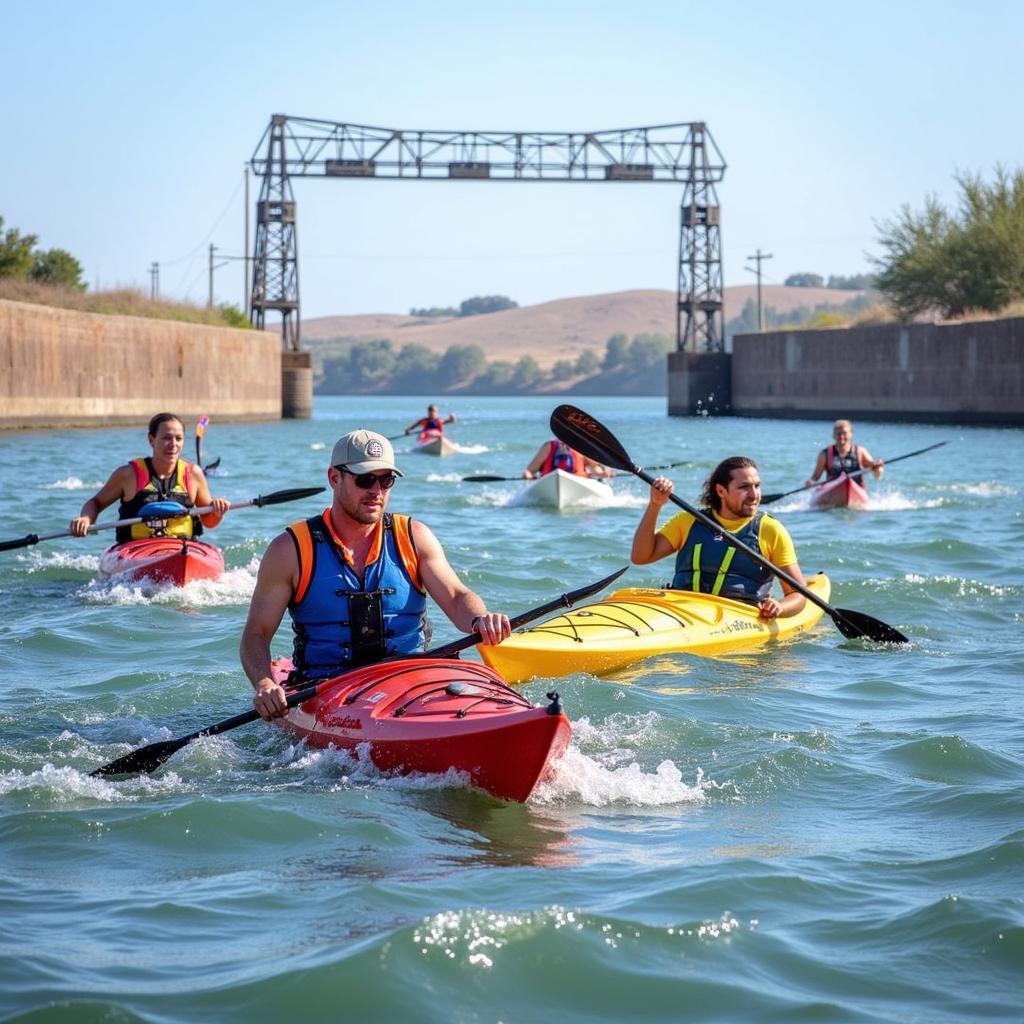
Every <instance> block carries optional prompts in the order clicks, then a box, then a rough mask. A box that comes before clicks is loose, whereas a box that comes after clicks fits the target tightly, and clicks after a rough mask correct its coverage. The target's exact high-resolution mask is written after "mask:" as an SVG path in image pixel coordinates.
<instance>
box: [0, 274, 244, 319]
mask: <svg viewBox="0 0 1024 1024" xmlns="http://www.w3.org/2000/svg"><path fill="white" fill-rule="evenodd" d="M0 299H7V300H8V301H10V302H28V303H31V304H33V305H36V306H55V307H57V308H59V309H74V310H77V311H78V312H80V313H99V314H101V315H103V316H139V317H144V318H147V319H151V320H180V321H182V322H184V323H194V324H206V325H207V326H210V327H241V328H245V329H254V328H252V325H251V324H250V323H249V318H248V317H247V316H246V315H245V314H244V313H243V312H242V311H241V310H240V309H239V308H238V307H237V306H233V305H231V304H230V303H227V302H225V303H222V304H221V305H219V306H214V307H213V308H212V309H210V308H208V307H206V306H199V305H197V304H195V303H192V302H172V301H168V300H167V299H151V298H149V297H148V296H147V295H145V294H143V292H142V291H141V290H140V289H139V288H132V287H124V288H112V289H108V290H104V291H98V292H87V291H79V290H78V289H77V288H71V287H66V286H62V285H55V284H43V283H40V282H37V281H24V280H18V279H17V278H9V277H8V278H4V277H0Z"/></svg>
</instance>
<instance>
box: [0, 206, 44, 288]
mask: <svg viewBox="0 0 1024 1024" xmlns="http://www.w3.org/2000/svg"><path fill="white" fill-rule="evenodd" d="M3 227H4V219H3V217H0V277H16V278H18V279H20V280H22V281H24V280H25V279H26V278H28V277H29V276H30V275H31V274H32V268H33V267H34V266H35V263H36V257H35V247H36V242H38V241H39V238H38V237H37V236H36V235H22V234H21V232H20V231H19V230H18V229H17V228H8V229H7V231H4V230H3Z"/></svg>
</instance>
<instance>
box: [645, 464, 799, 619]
mask: <svg viewBox="0 0 1024 1024" xmlns="http://www.w3.org/2000/svg"><path fill="white" fill-rule="evenodd" d="M672 490H673V484H672V481H671V480H669V479H668V478H667V477H663V476H659V477H658V478H657V479H656V480H655V481H654V484H653V485H652V487H651V493H650V497H649V499H648V503H647V508H646V509H645V510H644V514H643V516H642V517H641V519H640V524H639V525H638V526H637V528H636V534H635V536H634V537H633V552H632V560H633V562H634V564H636V565H647V564H648V563H649V562H656V561H658V559H660V558H664V557H665V556H666V555H670V554H672V553H673V552H677V554H676V571H675V575H674V576H673V578H672V582H671V583H670V584H669V586H670V588H672V589H674V590H692V591H695V592H698V593H702V594H719V595H721V596H722V597H728V598H732V599H733V600H734V601H745V602H746V603H748V604H753V605H757V607H758V610H759V612H760V615H761V618H762V619H776V618H780V617H782V618H784V617H787V616H790V615H796V614H797V613H798V612H799V611H801V610H802V609H803V607H804V603H805V600H806V599H805V598H804V596H803V594H801V593H800V592H799V591H796V590H793V589H792V587H790V586H789V584H788V583H786V582H785V580H782V581H780V582H781V583H782V589H783V591H784V596H783V598H782V600H781V601H780V600H777V599H776V598H774V597H772V595H771V589H772V580H773V574H772V573H770V572H769V571H768V570H767V569H765V568H763V567H762V566H760V565H758V564H757V563H756V562H755V561H754V560H753V559H751V558H750V557H749V556H747V555H746V554H744V553H743V552H742V551H740V550H739V549H738V548H734V547H733V546H732V545H731V544H728V543H726V541H725V540H724V539H723V537H722V534H724V533H729V534H731V535H732V536H733V537H735V538H736V539H737V540H739V541H741V542H742V543H744V544H746V546H747V547H749V548H753V549H754V550H755V551H757V552H758V553H759V554H761V555H762V556H763V557H764V558H766V559H767V560H768V561H769V562H771V563H772V565H774V566H776V567H777V568H779V569H782V570H783V571H784V572H786V573H788V574H789V575H790V576H792V577H793V579H795V580H796V581H797V582H798V583H801V584H803V583H804V582H805V581H804V577H803V573H802V572H801V571H800V566H799V565H798V564H797V560H796V550H795V549H794V547H793V541H792V540H791V539H790V536H789V534H788V533H787V531H786V528H785V527H784V526H783V525H782V524H781V523H780V522H779V521H778V520H776V519H773V518H772V517H771V516H769V515H767V514H766V513H764V512H760V511H759V510H758V506H759V505H760V503H761V475H760V473H759V472H758V469H757V463H756V462H754V460H753V459H748V458H745V457H744V456H740V455H734V456H732V457H731V458H728V459H725V460H724V461H723V462H720V463H719V464H718V465H717V466H716V467H715V469H714V470H713V471H712V473H711V475H710V476H709V477H708V479H707V482H706V483H705V484H704V490H703V492H702V494H701V497H700V504H701V506H702V508H703V509H704V510H705V512H706V513H707V515H708V516H710V517H711V518H712V519H713V520H714V521H715V522H716V523H719V524H720V525H721V527H722V530H721V532H718V531H713V530H711V529H709V528H708V527H707V526H705V525H704V524H703V523H701V522H699V521H698V520H696V519H695V518H694V517H693V516H692V515H691V514H690V513H689V512H685V511H684V512H680V513H679V514H678V515H676V516H674V517H673V518H672V519H670V520H669V521H668V522H667V523H666V524H665V525H664V526H663V527H662V528H661V529H660V530H658V531H657V533H655V528H656V527H657V525H658V513H659V512H660V511H661V508H662V506H663V505H664V504H665V503H666V502H667V501H668V500H669V495H670V494H671V493H672Z"/></svg>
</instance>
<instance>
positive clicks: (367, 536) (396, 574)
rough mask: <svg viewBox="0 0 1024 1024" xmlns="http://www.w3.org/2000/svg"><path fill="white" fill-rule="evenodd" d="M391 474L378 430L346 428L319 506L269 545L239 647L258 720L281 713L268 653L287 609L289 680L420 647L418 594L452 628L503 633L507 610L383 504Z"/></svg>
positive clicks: (423, 636)
mask: <svg viewBox="0 0 1024 1024" xmlns="http://www.w3.org/2000/svg"><path fill="white" fill-rule="evenodd" d="M402 475H403V474H402V471H401V470H400V469H398V467H397V466H396V465H395V455H394V449H393V448H392V447H391V444H390V442H389V441H388V439H387V438H386V437H384V436H382V435H381V434H378V433H375V432H374V431H372V430H353V431H352V432H351V433H348V434H345V435H344V436H343V437H341V438H339V440H338V442H337V444H335V446H334V450H333V452H332V454H331V465H330V466H329V468H328V470H327V480H328V482H329V483H330V485H331V491H332V494H333V497H332V501H331V504H330V506H329V507H328V508H326V509H324V511H323V512H322V513H321V514H320V515H317V516H313V517H312V518H311V519H307V520H305V521H304V522H298V523H293V524H292V525H291V526H289V527H288V528H287V530H285V532H284V533H282V534H279V535H278V536H277V537H275V538H274V539H273V540H272V541H271V542H270V546H269V547H268V548H267V551H266V554H265V555H264V556H263V560H262V562H261V563H260V569H259V574H258V576H257V579H256V589H255V591H254V592H253V595H252V601H251V603H250V605H249V617H248V619H247V620H246V623H245V629H244V630H243V632H242V641H241V647H240V650H239V656H240V658H241V662H242V668H243V669H244V670H245V673H246V675H247V676H248V677H249V680H250V682H251V683H252V685H253V689H254V690H255V691H256V695H255V697H254V698H253V706H254V707H255V709H256V711H257V712H259V714H260V716H261V717H262V718H264V719H267V720H270V719H272V718H277V717H280V716H281V715H284V714H285V713H286V712H287V710H288V705H287V702H286V696H285V690H284V688H283V687H282V686H281V685H280V684H278V683H277V682H275V681H274V679H273V677H272V670H271V655H270V644H271V641H272V640H273V638H274V634H275V633H276V632H277V628H278V626H279V625H280V624H281V620H282V618H283V617H284V613H285V610H286V609H287V610H288V612H289V613H290V615H291V619H292V630H293V632H294V634H295V638H294V651H293V656H292V660H293V661H294V663H295V672H294V673H293V676H292V678H291V679H290V680H289V682H295V683H298V682H307V681H310V680H316V679H328V678H330V677H331V676H335V675H338V673H339V672H343V671H345V670H346V669H349V668H354V667H356V666H358V665H366V664H370V663H372V662H375V661H380V660H381V659H382V658H385V657H388V656H390V655H392V654H413V653H415V652H418V651H422V650H423V649H424V647H425V646H426V643H427V639H428V629H427V621H426V611H427V596H428V595H429V596H430V597H431V598H433V599H434V601H436V602H437V604H438V605H439V606H440V608H441V610H442V611H443V612H444V613H445V615H447V616H448V618H449V619H450V620H451V621H452V623H453V624H454V625H455V626H456V628H458V629H460V630H462V631H463V632H465V633H479V634H480V637H481V639H482V640H483V642H484V643H485V644H498V643H501V641H502V640H504V639H506V638H507V637H508V636H509V635H510V633H511V632H512V628H511V624H510V622H509V618H508V616H507V615H504V614H502V613H500V612H491V611H488V610H487V606H486V605H485V604H484V602H483V600H482V598H480V597H478V596H477V595H476V594H475V593H474V592H473V591H472V590H470V589H469V587H467V586H466V585H465V584H464V583H463V582H462V581H461V580H460V579H459V577H458V576H457V575H456V574H455V571H454V570H453V569H452V567H451V565H449V563H448V559H447V558H446V557H445V553H444V549H443V548H442V547H441V544H440V542H439V541H438V539H437V538H436V537H435V536H434V534H433V533H432V532H431V531H430V530H429V529H428V528H427V527H426V526H425V525H424V524H423V523H421V522H419V521H418V520H414V519H412V518H411V517H409V516H406V515H399V514H398V513H391V512H388V511H387V507H388V499H389V498H390V496H391V488H392V487H393V486H394V484H395V482H396V481H397V480H398V478H399V477H400V476H402Z"/></svg>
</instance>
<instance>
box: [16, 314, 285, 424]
mask: <svg viewBox="0 0 1024 1024" xmlns="http://www.w3.org/2000/svg"><path fill="white" fill-rule="evenodd" d="M161 410H169V411H173V412H176V413H177V414H178V415H180V416H183V417H186V418H188V419H191V418H193V417H195V416H199V415H202V414H204V413H205V414H207V415H209V416H213V417H215V418H216V419H218V420H257V419H280V418H281V342H280V339H279V338H278V337H277V336H276V335H274V334H270V333H268V332H263V331H248V330H241V329H238V328H233V327H207V326H205V325H203V324H191V323H182V322H179V321H176V320H150V319H146V318H143V317H132V316H104V315H100V314H96V313H80V312H78V311H76V310H69V309H58V308H55V307H50V306H35V305H31V304H29V303H24V302H10V301H7V300H0V428H3V427H8V428H9V427H51V426H105V425H107V424H117V423H140V422H146V421H147V420H148V419H149V417H150V416H152V415H153V413H155V412H159V411H161Z"/></svg>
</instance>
